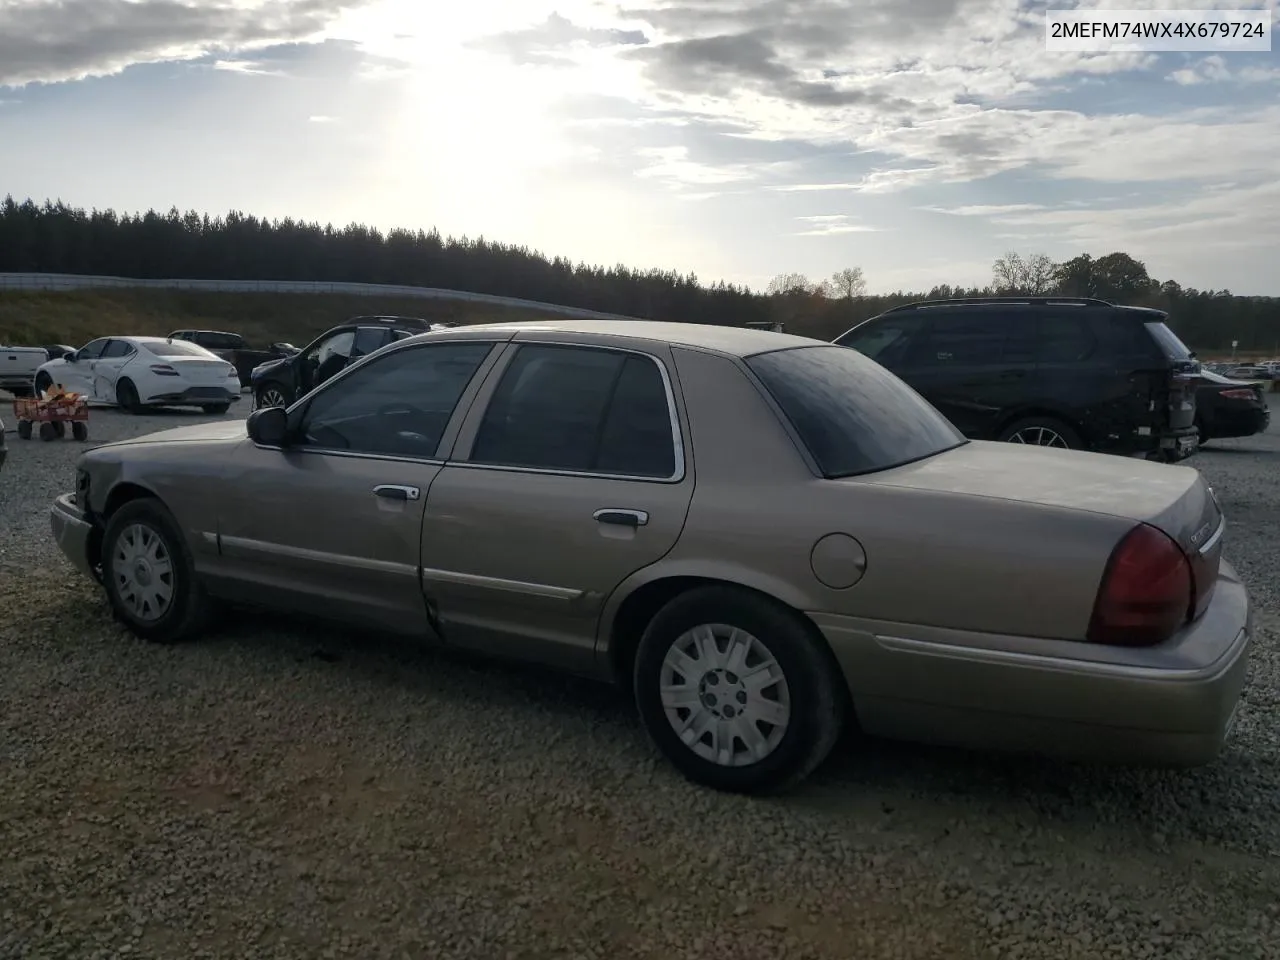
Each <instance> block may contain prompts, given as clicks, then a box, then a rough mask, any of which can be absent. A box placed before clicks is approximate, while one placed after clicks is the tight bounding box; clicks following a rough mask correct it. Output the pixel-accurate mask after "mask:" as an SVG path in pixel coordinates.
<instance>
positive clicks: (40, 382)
mask: <svg viewBox="0 0 1280 960" xmlns="http://www.w3.org/2000/svg"><path fill="white" fill-rule="evenodd" d="M52 386H53V377H51V376H49V375H48V374H47V373H45V372H44V371H43V370H41V371H40V372H39V373H37V374H36V382H35V389H34V390H33V391H32V396H34V397H37V398H39V397H42V396H44V392H45V391H46V390H48V389H49V388H50V387H52Z"/></svg>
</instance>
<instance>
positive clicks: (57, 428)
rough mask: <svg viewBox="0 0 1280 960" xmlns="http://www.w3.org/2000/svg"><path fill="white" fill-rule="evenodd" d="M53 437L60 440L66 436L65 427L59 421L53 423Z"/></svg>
mask: <svg viewBox="0 0 1280 960" xmlns="http://www.w3.org/2000/svg"><path fill="white" fill-rule="evenodd" d="M53 435H54V436H55V437H57V438H58V439H59V440H61V439H62V438H63V437H65V436H66V435H67V425H66V424H65V423H63V422H62V421H61V420H55V421H53Z"/></svg>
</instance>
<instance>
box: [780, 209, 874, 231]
mask: <svg viewBox="0 0 1280 960" xmlns="http://www.w3.org/2000/svg"><path fill="white" fill-rule="evenodd" d="M796 219H797V220H799V221H801V222H802V223H806V224H808V227H806V228H805V229H804V230H799V231H797V232H796V233H793V234H792V236H794V237H836V236H840V235H841V234H846V233H875V232H876V231H877V230H878V229H879V228H878V227H869V226H867V225H866V224H862V223H850V222H849V217H848V216H847V215H845V214H843V213H824V214H820V215H818V216H812V217H796Z"/></svg>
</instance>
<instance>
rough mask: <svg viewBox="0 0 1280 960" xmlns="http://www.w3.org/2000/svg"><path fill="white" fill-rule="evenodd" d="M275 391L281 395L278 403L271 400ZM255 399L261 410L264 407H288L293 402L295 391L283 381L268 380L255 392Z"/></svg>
mask: <svg viewBox="0 0 1280 960" xmlns="http://www.w3.org/2000/svg"><path fill="white" fill-rule="evenodd" d="M273 393H274V394H276V395H278V396H279V398H280V401H279V402H278V403H274V402H270V400H271V398H272V394H273ZM254 401H255V403H256V405H257V409H259V410H261V409H262V408H264V407H287V406H288V405H289V404H290V403H292V402H293V391H292V390H290V389H289V388H288V387H286V386H285V385H284V384H282V383H276V382H275V381H268V382H266V383H264V384H262V386H260V387H258V390H257V392H256V393H255V394H254Z"/></svg>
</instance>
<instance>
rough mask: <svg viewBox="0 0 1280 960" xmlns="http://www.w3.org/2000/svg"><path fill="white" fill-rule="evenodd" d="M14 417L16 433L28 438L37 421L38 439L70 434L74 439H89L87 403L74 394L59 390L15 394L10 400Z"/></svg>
mask: <svg viewBox="0 0 1280 960" xmlns="http://www.w3.org/2000/svg"><path fill="white" fill-rule="evenodd" d="M13 416H14V419H15V420H17V421H18V436H19V437H21V438H22V439H23V440H30V439H31V433H32V430H33V429H36V428H35V427H34V424H37V423H38V424H40V426H39V432H40V439H41V440H53V439H56V438H58V437H65V436H66V435H67V424H68V423H69V424H71V435H72V436H73V437H75V438H76V439H77V440H87V439H89V402H88V401H87V400H86V399H85V398H84V397H82V396H79V395H78V394H74V393H60V394H54V395H52V396H48V397H18V398H16V399H15V400H14V401H13Z"/></svg>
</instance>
